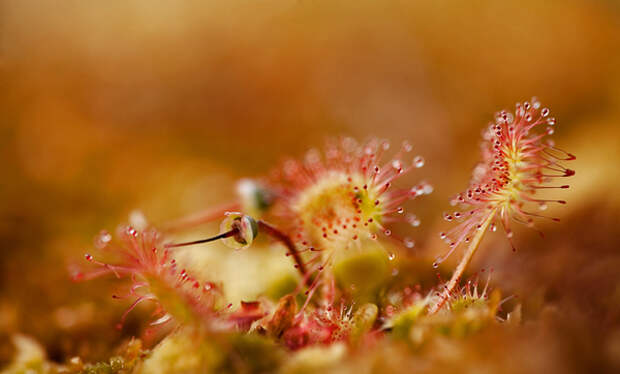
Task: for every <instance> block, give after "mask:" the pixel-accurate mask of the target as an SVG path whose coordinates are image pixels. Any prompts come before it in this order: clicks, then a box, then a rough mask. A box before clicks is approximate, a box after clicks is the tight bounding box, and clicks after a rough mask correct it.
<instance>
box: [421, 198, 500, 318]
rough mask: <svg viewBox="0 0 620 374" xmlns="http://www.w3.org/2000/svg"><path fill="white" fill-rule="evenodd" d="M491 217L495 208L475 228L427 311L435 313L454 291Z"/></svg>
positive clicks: (478, 245)
mask: <svg viewBox="0 0 620 374" xmlns="http://www.w3.org/2000/svg"><path fill="white" fill-rule="evenodd" d="M493 217H495V210H493V211H491V213H490V214H489V216H488V217H487V218H486V219H485V220H484V222H483V223H482V225H481V226H480V229H478V230H477V232H476V235H475V236H474V238H473V240H472V241H471V243H470V244H469V247H467V250H466V251H465V254H464V255H463V258H462V259H461V262H459V264H458V266H457V267H456V270H454V273H452V278H450V281H449V282H448V284H447V285H446V286H445V288H444V291H443V295H442V296H441V299H439V301H438V302H437V303H435V304H434V305H432V306H431V307H430V308H429V311H428V313H429V314H434V313H436V312H437V311H438V310H439V309H440V308H441V307H442V306H443V305H444V304H445V303H446V301H447V300H448V298H449V297H450V294H451V293H452V291H454V289H455V288H456V286H457V285H458V284H459V282H460V280H461V277H462V276H463V273H464V272H465V269H466V268H467V265H469V263H470V262H471V259H472V258H473V256H474V253H476V250H478V247H480V242H481V241H482V237H483V236H484V234H485V233H486V231H487V228H488V227H489V224H490V223H491V221H492V220H493Z"/></svg>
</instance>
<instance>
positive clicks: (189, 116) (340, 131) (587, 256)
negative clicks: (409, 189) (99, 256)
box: [0, 0, 620, 368]
mask: <svg viewBox="0 0 620 374" xmlns="http://www.w3.org/2000/svg"><path fill="white" fill-rule="evenodd" d="M532 95H535V96H537V97H538V98H539V99H540V100H541V101H542V102H543V105H544V106H548V107H549V108H551V111H552V113H553V115H554V116H555V117H556V118H558V123H559V125H558V126H557V129H556V134H555V135H554V138H555V139H556V142H557V144H558V145H559V146H560V147H561V148H564V149H566V150H568V151H570V152H571V153H574V154H576V155H577V161H575V162H574V163H573V165H572V166H571V168H574V169H576V171H577V175H576V176H575V177H574V178H572V180H570V182H569V183H570V184H571V189H570V190H568V191H562V192H560V193H558V195H562V197H559V198H563V199H566V200H568V205H567V206H563V207H560V208H558V209H555V210H553V213H554V214H555V215H556V216H559V217H561V218H562V222H561V223H559V224H547V223H544V222H542V223H541V225H540V227H541V228H542V229H543V230H544V231H545V233H546V234H547V236H546V239H540V238H539V237H538V236H537V235H536V234H535V233H532V232H530V231H528V230H525V229H524V230H519V232H518V236H517V243H518V246H519V249H520V251H519V252H518V253H517V254H513V253H512V252H510V250H509V246H508V243H506V241H505V238H503V237H502V236H501V235H493V236H491V237H492V238H493V239H487V244H486V245H485V249H483V251H482V253H484V254H481V255H479V256H478V258H477V261H475V263H474V264H473V268H480V267H483V266H490V267H494V268H495V269H496V271H495V275H494V280H493V283H494V285H495V286H496V287H498V288H501V289H502V290H503V291H505V293H507V294H510V293H515V294H518V295H519V296H520V297H521V301H522V302H523V304H524V314H525V316H527V315H528V314H529V315H531V316H535V315H537V313H538V312H539V311H540V309H541V308H542V305H543V304H550V305H555V306H556V307H557V308H558V310H559V311H560V312H559V314H563V316H562V318H559V319H558V320H559V322H557V326H556V327H555V328H552V330H553V333H552V334H551V335H552V336H553V337H554V338H553V339H555V340H553V339H552V340H553V341H554V342H556V344H557V345H558V347H557V352H559V353H557V354H558V357H562V358H564V359H566V360H574V362H573V361H570V362H569V364H567V366H568V367H576V368H586V367H587V368H620V324H619V323H618V321H619V318H620V271H619V270H618V269H620V254H619V253H618V245H619V244H620V240H619V239H618V234H619V230H618V222H619V219H618V216H619V213H620V193H619V192H618V180H620V168H619V167H618V161H619V160H620V124H619V120H620V3H618V2H617V1H613V0H599V1H590V0H565V1H560V0H551V1H530V0H526V1H516V0H510V1H501V2H499V1H498V2H485V1H473V2H460V1H428V2H426V1H396V0H395V1H382V2H381V1H368V0H357V1H322V0H314V1H312V0H297V1H293V0H269V1H242V0H234V1H225V2H216V1H183V2H171V1H147V0H141V1H139V0H133V1H122V2H120V1H119V2H114V1H105V2H104V1H101V2H94V1H89V2H86V1H63V2H54V1H49V2H47V1H30V2H25V1H18V0H4V1H2V2H0V165H1V166H0V171H1V174H2V176H1V178H0V246H1V248H2V249H1V251H2V252H1V257H0V340H4V339H5V338H6V337H7V336H9V335H10V334H12V333H15V332H22V333H26V334H29V335H31V336H33V337H35V338H36V339H37V340H39V341H40V342H42V343H43V344H44V345H45V347H46V349H47V351H48V355H49V356H50V358H51V359H53V360H57V361H61V362H62V361H63V360H66V359H67V357H71V356H74V355H77V354H80V355H85V356H86V357H87V358H93V359H96V358H101V357H106V355H107V354H108V351H109V350H110V349H111V348H110V347H113V346H114V344H115V343H114V342H120V341H121V340H122V339H124V338H125V337H127V336H131V335H132V334H137V333H138V331H139V322H138V321H137V320H135V319H132V318H131V317H130V319H129V321H128V327H127V328H126V329H125V330H124V331H123V332H122V333H119V332H116V331H113V329H111V328H110V326H113V325H114V324H115V321H117V320H118V318H119V315H120V313H122V310H123V309H124V308H125V307H126V305H123V303H119V302H117V301H113V300H111V298H110V291H109V287H107V286H106V282H105V281H100V282H99V281H98V282H99V283H97V284H98V285H99V287H100V289H101V291H100V292H93V284H87V285H84V284H75V283H72V282H71V281H70V280H69V271H68V269H69V268H70V267H71V266H73V265H74V264H76V263H79V264H81V262H82V258H83V257H82V255H83V253H84V252H85V251H87V250H88V249H89V248H91V247H92V238H93V236H94V235H96V234H97V232H99V230H100V229H102V228H106V229H108V230H112V229H113V228H114V227H115V225H116V224H117V223H119V222H123V221H126V219H127V215H128V214H129V213H130V212H131V211H133V210H134V209H140V210H141V211H142V212H143V213H144V214H145V216H146V217H147V218H148V219H149V220H151V221H153V222H155V223H161V222H165V221H166V220H169V219H173V218H176V217H179V216H182V215H184V214H188V213H191V212H194V211H197V210H200V209H204V208H206V207H209V206H211V205H214V204H218V203H221V202H225V201H228V200H229V199H231V198H232V197H233V196H234V189H233V188H232V186H233V185H234V182H235V180H237V179H238V178H240V177H243V176H250V177H253V176H261V175H264V174H266V173H268V171H269V170H270V169H272V168H273V167H274V166H277V165H278V164H277V163H278V162H279V161H280V160H281V159H282V158H283V157H285V156H289V155H290V156H300V155H302V154H303V152H305V150H306V149H308V148H310V147H316V146H321V145H322V144H323V142H324V140H325V139H326V138H328V137H330V136H339V135H350V136H354V137H356V138H358V139H360V140H364V139H366V138H368V137H369V136H376V137H380V138H387V139H390V140H393V141H394V142H397V143H399V142H400V141H402V140H404V139H408V140H410V141H411V143H412V144H413V146H414V150H415V152H416V154H421V155H423V156H424V157H425V159H426V161H427V162H426V166H425V167H424V168H422V169H420V170H419V171H416V172H415V173H413V175H411V176H409V177H408V178H409V181H410V182H411V183H414V182H415V181H418V180H420V179H425V180H428V181H429V182H431V183H432V184H433V185H434V187H435V192H434V193H433V194H432V195H431V196H430V197H428V198H425V199H424V200H419V201H416V202H415V203H414V204H412V206H411V208H412V210H413V211H415V212H416V213H417V214H418V215H419V216H420V217H421V218H422V226H421V227H419V228H416V229H415V230H414V231H413V233H412V234H413V236H414V237H415V239H416V241H417V242H418V243H419V245H418V246H417V248H418V249H417V251H418V253H417V255H419V256H420V257H421V258H424V259H428V258H432V257H433V256H436V255H438V254H439V253H442V252H443V251H444V250H446V248H445V247H443V246H438V245H437V244H438V239H437V233H438V232H439V231H441V230H443V227H444V226H446V223H445V222H443V221H442V219H441V213H442V212H443V211H444V210H445V209H449V204H448V201H449V198H450V197H451V196H452V195H453V194H455V193H457V192H460V191H461V190H463V189H464V188H465V187H466V186H467V184H468V180H469V175H470V172H471V169H472V167H473V165H474V164H475V163H476V161H477V159H478V142H479V139H480V131H481V130H482V129H483V127H484V126H485V125H486V124H487V123H488V122H489V121H490V120H492V118H493V113H494V112H495V111H497V110H499V109H504V108H507V109H512V108H513V107H514V103H515V102H517V101H523V100H527V99H529V98H530V97H531V96H532ZM491 244H492V245H491ZM250 256H251V255H250ZM456 258H458V256H453V260H455V259H456ZM250 262H251V261H250ZM447 265H448V267H446V269H449V264H447ZM247 266H248V267H251V266H252V264H251V263H249V264H247ZM216 270H217V269H216ZM216 270H214V271H216ZM248 271H250V270H248ZM216 272H217V271H216ZM254 273H256V271H254V272H253V273H251V275H248V277H249V276H252V277H254V276H256V274H254ZM220 276H221V277H222V278H226V277H228V278H236V279H242V280H243V278H244V274H243V273H241V272H239V273H236V274H232V275H231V274H229V275H221V274H220ZM252 281H253V280H252V279H246V280H245V283H244V282H243V281H240V282H239V283H240V285H239V286H238V289H236V290H232V291H231V293H232V294H233V295H236V296H234V297H233V296H231V297H233V299H234V298H235V297H236V298H237V299H239V298H243V297H255V296H256V295H255V293H256V291H255V290H254V289H251V288H248V287H250V286H249V285H248V284H250V285H251V283H252ZM244 287H245V288H244ZM95 289H96V288H95ZM253 293H254V294H253ZM94 321H97V322H98V323H94ZM132 321H134V325H132ZM554 326H555V325H554ZM554 347H555V346H554ZM7 349H8V348H7ZM554 349H555V348H554ZM554 352H555V351H554ZM10 355H11V352H10V350H9V351H7V350H6V349H5V348H3V349H2V350H0V363H1V362H3V361H6V360H8V359H10Z"/></svg>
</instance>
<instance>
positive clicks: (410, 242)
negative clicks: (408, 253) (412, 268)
mask: <svg viewBox="0 0 620 374" xmlns="http://www.w3.org/2000/svg"><path fill="white" fill-rule="evenodd" d="M403 243H404V244H405V247H407V248H413V247H414V246H415V242H414V241H413V239H411V238H405V239H404V240H403Z"/></svg>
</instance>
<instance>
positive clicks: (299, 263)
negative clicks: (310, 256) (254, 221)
mask: <svg viewBox="0 0 620 374" xmlns="http://www.w3.org/2000/svg"><path fill="white" fill-rule="evenodd" d="M258 231H259V232H261V231H262V232H264V233H266V234H267V235H269V236H271V237H272V238H274V239H277V240H279V241H281V242H282V244H284V245H285V246H286V247H287V248H288V253H290V255H291V256H293V260H295V264H296V266H295V267H296V268H297V270H299V272H300V273H301V276H302V277H303V278H305V279H306V283H308V282H309V281H310V279H309V278H307V277H306V265H305V264H304V262H303V259H302V258H301V255H300V254H299V252H297V248H296V247H295V243H293V241H292V240H291V238H289V236H288V235H286V234H285V233H283V232H282V231H280V230H278V229H277V228H276V227H275V226H273V225H271V224H269V223H267V222H265V221H263V220H259V221H258Z"/></svg>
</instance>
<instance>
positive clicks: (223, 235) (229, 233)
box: [164, 228, 239, 248]
mask: <svg viewBox="0 0 620 374" xmlns="http://www.w3.org/2000/svg"><path fill="white" fill-rule="evenodd" d="M238 232H239V229H236V228H235V229H232V230H230V231H226V232H224V233H221V234H219V235H216V236H213V237H210V238H207V239H200V240H194V241H191V242H183V243H169V244H166V245H164V247H166V248H176V247H185V246H187V245H194V244H202V243H209V242H214V241H216V240H220V239H224V238H229V237H231V236H233V235H236V234H237V233H238Z"/></svg>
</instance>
